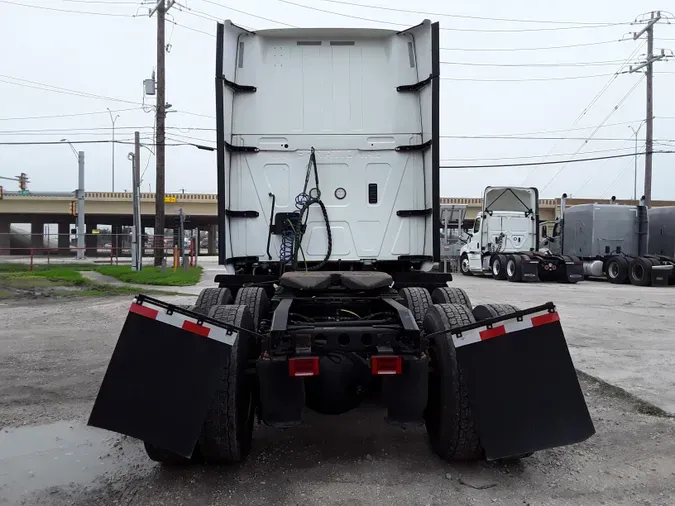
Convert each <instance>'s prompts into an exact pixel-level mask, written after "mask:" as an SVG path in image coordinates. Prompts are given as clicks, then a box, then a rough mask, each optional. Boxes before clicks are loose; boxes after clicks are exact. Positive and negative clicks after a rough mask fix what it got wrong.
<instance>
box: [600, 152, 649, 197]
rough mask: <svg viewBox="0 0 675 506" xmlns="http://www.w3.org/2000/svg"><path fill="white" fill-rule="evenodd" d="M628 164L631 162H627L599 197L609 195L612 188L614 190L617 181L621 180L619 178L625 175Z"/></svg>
mask: <svg viewBox="0 0 675 506" xmlns="http://www.w3.org/2000/svg"><path fill="white" fill-rule="evenodd" d="M637 154H638V155H640V154H643V153H637ZM630 162H631V161H630V160H628V163H627V164H626V165H625V166H624V168H623V169H621V171H619V173H618V174H617V176H616V178H614V181H612V183H611V184H610V185H609V186H608V187H607V189H606V190H605V191H604V192H602V193H601V194H600V196H601V197H604V196H605V195H606V194H607V193H609V191H610V190H611V189H612V188H614V185H615V184H616V183H617V182H618V181H619V179H621V176H623V175H624V174H625V173H626V170H628V168H629V167H630V166H631V165H632V164H631V163H630Z"/></svg>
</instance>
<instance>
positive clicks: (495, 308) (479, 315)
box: [473, 304, 520, 322]
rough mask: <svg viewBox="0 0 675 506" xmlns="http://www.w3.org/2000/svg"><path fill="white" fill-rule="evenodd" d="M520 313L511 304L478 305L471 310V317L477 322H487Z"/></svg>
mask: <svg viewBox="0 0 675 506" xmlns="http://www.w3.org/2000/svg"><path fill="white" fill-rule="evenodd" d="M518 311H520V309H518V308H517V307H516V306H512V305H511V304H480V305H478V306H476V307H475V308H473V317H474V318H475V319H476V321H477V322H481V321H483V320H489V319H490V318H497V317H498V316H506V315H509V314H512V313H516V312H518Z"/></svg>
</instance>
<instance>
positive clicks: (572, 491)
mask: <svg viewBox="0 0 675 506" xmlns="http://www.w3.org/2000/svg"><path fill="white" fill-rule="evenodd" d="M470 281H471V283H464V285H465V286H467V288H469V292H470V294H471V295H472V299H473V300H474V303H477V302H478V301H481V299H482V301H484V302H488V301H495V302H513V303H515V304H517V305H521V306H526V305H527V304H528V303H529V301H531V300H534V301H538V302H542V301H544V300H553V301H555V302H556V303H558V305H559V307H560V309H561V314H562V315H563V318H564V320H563V327H564V329H565V331H566V333H567V337H568V340H569V342H570V346H571V348H572V353H573V356H574V359H575V363H576V364H577V365H580V366H581V368H582V369H585V368H588V369H592V370H596V371H599V372H600V373H602V374H599V375H601V376H602V375H605V376H606V377H607V378H612V377H616V376H618V377H619V379H620V380H621V378H622V377H626V376H629V377H630V382H628V383H627V385H628V386H629V387H630V386H631V385H633V386H641V387H642V388H644V389H650V390H651V398H650V400H651V399H654V400H655V403H656V402H658V401H659V400H660V399H668V397H667V396H668V395H669V393H668V392H669V391H668V389H667V388H666V387H665V386H664V385H661V386H658V385H657V386H656V388H651V385H652V384H653V383H656V382H657V381H662V382H664V383H665V385H666V386H667V384H668V383H667V382H668V381H670V378H671V376H672V374H671V373H672V370H668V367H667V365H668V363H669V361H671V360H674V358H673V356H672V351H671V349H670V348H669V346H671V343H670V342H666V341H665V336H666V335H667V333H668V330H667V329H668V328H669V323H668V321H669V318H670V313H669V311H670V308H669V307H666V304H664V303H661V302H662V297H664V296H665V295H664V294H661V293H660V292H658V291H656V292H652V293H651V294H649V292H646V291H643V292H640V296H641V297H642V301H641V302H640V303H639V305H637V304H636V302H635V293H629V292H626V291H624V290H620V291H617V292H611V291H609V290H607V289H606V288H602V287H596V288H583V289H581V290H579V289H580V288H581V286H579V287H576V289H574V290H572V289H571V287H565V286H560V285H553V286H550V285H549V286H542V287H538V288H529V289H528V290H527V291H522V292H520V293H518V292H517V291H515V290H513V288H511V289H509V288H508V287H509V286H511V287H512V286H513V285H511V284H508V283H503V284H500V283H497V282H494V281H491V280H470ZM207 282H208V281H207ZM458 284H459V283H458ZM468 285H471V286H468ZM211 286H213V285H211ZM612 288H616V287H612ZM619 288H621V287H619ZM478 294H480V295H478ZM166 300H167V301H170V302H173V303H176V304H184V303H189V302H190V301H193V300H194V296H192V297H166ZM128 307H129V297H128V296H127V297H115V298H108V299H100V298H96V299H91V300H87V301H65V302H64V301H45V302H42V301H40V302H31V303H26V302H23V303H17V304H14V303H10V304H5V305H2V306H0V321H2V322H3V325H2V326H0V505H1V506H5V505H12V506H14V505H17V506H19V505H21V506H22V505H27V506H28V505H30V506H41V505H45V506H46V505H48V506H62V505H64V506H65V505H72V506H98V505H101V506H103V505H105V506H108V505H125V506H127V505H134V506H154V505H157V506H160V505H161V506H172V505H190V506H192V505H202V504H204V505H214V506H215V505H229V504H237V505H238V504H247V505H258V504H260V505H263V504H282V505H297V504H311V505H315V504H316V505H322V504H326V505H331V506H332V505H339V506H347V505H349V506H357V505H387V506H391V505H395V506H396V505H401V506H404V505H405V506H410V505H423V506H431V505H434V506H436V505H441V504H453V505H460V506H461V505H469V504H472V505H475V504H479V505H484V504H505V505H526V504H530V505H532V506H534V505H537V506H539V505H556V506H557V505H574V506H578V505H580V504H587V505H588V504H607V505H612V506H614V505H631V506H632V505H635V504H644V505H647V504H650V505H663V506H666V505H672V497H675V420H673V419H672V418H669V417H664V416H654V415H655V414H656V415H658V413H654V412H652V411H650V409H649V407H648V406H645V405H644V404H643V403H641V402H638V401H636V400H635V399H633V398H631V397H630V396H627V395H625V394H624V393H622V392H620V391H617V390H616V389H612V388H611V387H608V386H607V385H604V384H601V383H598V382H596V381H593V380H591V379H588V378H582V381H581V384H582V388H583V390H584V392H585V394H586V398H587V402H588V405H589V408H590V411H591V415H592V417H593V421H594V423H595V426H596V430H597V434H596V435H595V436H593V437H592V438H591V439H589V440H588V441H586V442H583V443H580V444H578V445H573V446H570V447H565V448H557V449H552V450H547V451H542V452H538V453H536V454H535V455H534V456H532V457H531V458H528V459H524V460H523V461H521V462H518V463H514V464H500V463H487V462H481V463H473V464H461V463H452V464H449V463H446V462H443V461H441V460H440V459H439V458H438V457H437V456H436V455H435V454H434V453H433V452H432V451H431V450H430V448H429V445H428V442H427V438H426V433H425V430H424V428H423V427H420V428H415V429H410V430H405V431H404V430H401V429H398V428H396V427H392V426H389V425H387V424H386V423H385V422H384V420H383V415H384V413H383V411H382V410H380V409H379V408H377V407H375V406H372V405H364V406H362V407H360V408H359V409H357V410H355V411H353V412H350V413H348V414H346V415H341V416H337V417H330V416H319V415H316V414H313V413H311V412H310V413H307V417H306V423H305V425H303V426H301V427H296V428H293V429H289V430H274V429H271V428H269V427H265V426H258V427H256V431H255V434H254V446H253V451H252V453H251V455H250V456H249V458H248V460H247V461H246V462H245V463H243V464H242V465H237V466H224V467H206V466H189V467H179V468H168V469H167V468H163V467H162V466H160V465H158V464H156V463H154V462H151V461H150V460H149V459H148V458H147V457H146V455H145V452H144V449H143V446H142V444H141V443H140V442H139V441H137V440H135V439H133V438H127V437H123V436H120V435H118V434H114V433H110V432H107V431H104V430H100V429H95V428H91V427H87V426H86V422H87V419H88V415H89V412H90V410H91V407H92V405H93V401H94V398H95V396H96V393H97V391H98V388H99V386H100V384H101V381H102V378H103V375H104V373H105V370H106V367H107V364H108V361H109V359H110V356H111V354H112V350H113V348H114V346H115V343H116V341H117V336H118V334H119V331H120V329H121V327H122V324H123V322H124V319H125V317H126V311H127V309H128ZM613 308H616V309H617V310H616V311H613ZM625 315H628V316H625ZM630 318H632V319H630ZM623 319H625V321H624V320H623ZM640 328H642V332H641V333H640V332H638V329H640ZM608 330H609V331H608ZM608 334H611V335H608ZM631 336H635V339H638V342H640V343H641V345H642V348H641V349H643V350H644V352H640V349H637V350H636V348H635V347H631V346H630V344H631ZM671 341H672V340H671ZM650 343H651V344H650ZM649 346H653V351H650V349H649ZM603 350H605V351H603ZM631 354H633V355H631ZM652 360H655V361H654V362H651V361H652ZM612 361H615V362H616V365H615V366H614V369H615V370H616V371H612V367H611V362H612ZM626 371H628V372H630V374H629V375H627V374H626ZM620 373H621V374H620ZM612 374H614V375H615V376H612ZM627 390H629V391H630V388H627ZM635 390H636V391H639V390H638V389H637V388H636V389H635Z"/></svg>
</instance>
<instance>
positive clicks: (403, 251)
mask: <svg viewBox="0 0 675 506" xmlns="http://www.w3.org/2000/svg"><path fill="white" fill-rule="evenodd" d="M216 55H217V62H216V113H217V140H218V143H217V146H218V147H217V171H218V220H219V261H220V265H221V267H222V274H220V275H218V276H216V279H215V282H216V283H217V285H218V286H214V287H212V288H206V289H204V290H203V291H202V292H201V294H200V295H199V297H198V298H197V300H196V301H195V303H194V304H192V305H190V306H180V305H176V304H173V303H171V302H166V301H162V300H158V299H154V298H151V297H149V296H146V295H143V294H139V295H138V296H137V297H136V298H135V299H134V300H133V302H132V303H131V305H130V308H129V312H128V315H127V318H126V321H125V323H124V326H123V328H122V331H121V333H120V336H119V339H118V342H117V345H116V347H115V350H114V352H113V354H112V357H111V360H110V363H109V365H108V368H107V371H106V374H105V377H104V379H103V382H102V384H101V387H100V390H99V393H98V396H97V398H96V401H95V403H94V406H93V409H92V412H91V415H90V418H89V424H90V425H93V426H96V427H101V428H104V429H108V430H111V431H115V432H118V433H122V434H126V435H128V436H132V437H134V438H137V439H139V440H141V441H143V443H144V446H145V449H146V451H147V453H148V455H149V457H150V458H151V459H153V460H156V461H159V462H162V463H164V464H177V463H178V464H180V463H187V462H190V461H198V462H206V463H231V462H241V461H243V460H244V459H246V456H247V455H248V454H249V452H250V450H251V447H252V444H253V434H254V430H253V427H254V424H255V421H256V420H257V421H258V422H259V423H264V424H267V425H270V426H272V427H279V428H285V427H289V426H293V425H297V424H301V423H302V421H303V416H304V414H305V413H306V410H312V411H314V412H316V413H320V414H324V415H339V414H341V413H345V412H347V411H349V410H352V409H354V408H356V407H358V406H359V405H360V404H361V403H362V402H363V401H364V400H365V399H373V400H376V399H379V401H380V402H381V404H382V407H383V413H384V414H385V419H386V420H387V421H388V422H389V423H392V424H396V425H399V426H403V427H406V426H410V425H423V426H425V427H426V431H427V433H428V437H429V440H430V443H431V447H432V448H433V449H434V451H435V452H436V453H437V454H438V455H439V456H440V457H441V458H443V459H448V460H456V459H459V460H467V459H481V458H486V459H502V458H519V457H523V456H525V455H528V454H530V453H532V452H535V451H538V450H542V449H544V448H552V447H558V446H563V445H568V444H572V443H576V442H579V441H583V440H585V439H587V438H589V437H590V436H591V435H592V434H593V433H594V431H595V429H594V426H593V422H592V420H591V418H590V416H589V412H588V408H587V406H586V402H585V400H584V396H583V393H582V392H581V389H580V386H579V382H578V379H577V375H576V372H575V369H574V365H573V363H572V360H571V358H570V354H569V351H568V348H567V344H566V341H565V336H564V334H563V328H562V326H561V322H560V315H559V314H558V312H557V310H556V308H555V305H554V304H553V303H552V302H545V301H542V303H541V304H538V305H537V306H535V307H530V308H527V309H519V308H517V307H514V306H509V305H506V304H475V302H472V301H471V300H469V296H468V295H467V294H466V293H465V292H464V291H463V290H460V289H458V288H451V287H449V286H448V283H449V282H451V281H452V275H451V274H449V273H443V272H440V269H439V262H440V259H441V252H440V237H439V234H438V231H439V230H440V228H441V222H440V209H439V207H440V206H439V202H440V198H439V192H440V191H439V190H440V170H439V165H440V152H439V148H440V146H439V119H440V107H439V99H440V85H441V82H440V61H439V60H440V59H439V25H438V23H431V22H430V21H424V22H423V23H421V24H419V25H417V26H414V27H412V28H410V29H407V30H402V31H392V30H380V29H370V28H367V29H366V28H364V29H356V28H293V29H272V30H262V31H257V32H251V31H248V30H246V29H244V28H240V27H238V26H236V25H234V24H232V23H231V22H229V21H227V22H225V23H222V24H218V30H217V46H216ZM344 430H345V431H349V425H348V422H345V425H344Z"/></svg>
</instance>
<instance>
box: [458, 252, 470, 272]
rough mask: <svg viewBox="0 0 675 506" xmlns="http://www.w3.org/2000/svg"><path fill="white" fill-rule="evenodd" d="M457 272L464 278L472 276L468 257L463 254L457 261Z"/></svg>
mask: <svg viewBox="0 0 675 506" xmlns="http://www.w3.org/2000/svg"><path fill="white" fill-rule="evenodd" d="M459 271H460V272H461V273H462V274H464V275H465V276H473V272H471V268H470V265H469V256H468V255H467V254H466V253H464V254H463V255H462V256H461V257H460V259H459Z"/></svg>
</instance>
